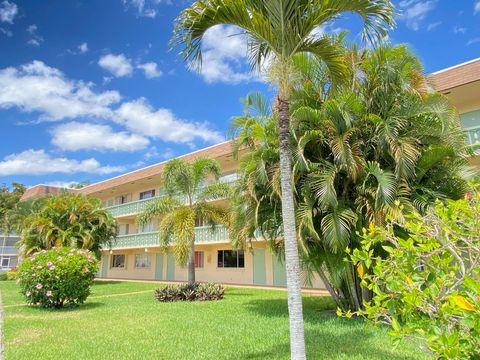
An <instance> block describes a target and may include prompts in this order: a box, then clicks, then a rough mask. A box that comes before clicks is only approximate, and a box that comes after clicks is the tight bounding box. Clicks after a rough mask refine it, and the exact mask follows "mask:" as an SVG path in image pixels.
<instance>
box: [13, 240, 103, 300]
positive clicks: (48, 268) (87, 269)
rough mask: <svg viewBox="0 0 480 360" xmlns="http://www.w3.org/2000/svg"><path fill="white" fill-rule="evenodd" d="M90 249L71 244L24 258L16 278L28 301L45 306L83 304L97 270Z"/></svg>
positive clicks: (95, 260) (96, 263)
mask: <svg viewBox="0 0 480 360" xmlns="http://www.w3.org/2000/svg"><path fill="white" fill-rule="evenodd" d="M98 263H99V262H98V260H97V259H96V258H95V255H94V254H93V253H92V252H90V251H89V250H83V249H75V248H70V247H61V248H53V249H51V250H42V251H40V252H37V253H35V254H33V255H32V256H30V257H29V258H27V259H25V260H24V261H23V263H22V264H21V265H20V267H19V269H18V281H19V284H20V287H21V292H22V294H23V295H24V296H25V299H26V301H27V303H29V304H33V305H39V306H41V307H45V308H61V307H63V306H64V305H67V304H68V305H78V304H82V303H83V302H84V301H85V300H86V299H87V297H88V295H90V286H91V285H92V283H93V280H94V278H95V273H96V272H97V270H98Z"/></svg>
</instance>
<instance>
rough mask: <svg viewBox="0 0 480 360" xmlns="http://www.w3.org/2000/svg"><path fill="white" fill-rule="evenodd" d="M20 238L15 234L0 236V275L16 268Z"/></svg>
mask: <svg viewBox="0 0 480 360" xmlns="http://www.w3.org/2000/svg"><path fill="white" fill-rule="evenodd" d="M19 239H20V238H19V237H18V236H17V235H15V234H0V273H2V272H6V271H10V270H12V269H13V268H15V267H16V266H17V262H18V255H17V252H18V247H17V246H16V244H17V242H18V240H19Z"/></svg>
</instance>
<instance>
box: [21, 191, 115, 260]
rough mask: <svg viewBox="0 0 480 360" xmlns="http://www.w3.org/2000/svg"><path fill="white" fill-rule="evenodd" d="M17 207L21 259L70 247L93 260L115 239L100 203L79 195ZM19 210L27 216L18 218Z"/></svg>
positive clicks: (113, 225)
mask: <svg viewBox="0 0 480 360" xmlns="http://www.w3.org/2000/svg"><path fill="white" fill-rule="evenodd" d="M25 205H27V206H25V207H23V206H19V208H18V209H17V216H19V217H20V218H21V219H22V222H23V225H22V226H21V227H22V237H21V241H20V245H21V246H20V249H21V252H22V253H23V255H29V254H30V253H32V252H35V251H38V250H41V249H50V248H52V247H56V246H57V247H58V246H73V247H77V248H83V249H89V250H91V251H93V252H95V254H96V255H97V256H99V254H100V250H101V248H102V247H104V246H107V245H109V244H111V242H112V241H113V239H114V238H115V236H116V224H117V223H116V221H115V219H114V218H113V217H112V215H111V214H110V213H109V212H108V210H107V209H105V208H104V207H103V205H102V202H101V201H100V200H98V199H95V198H87V197H86V196H83V195H73V194H69V193H64V194H61V195H57V196H52V197H50V198H46V199H39V200H36V201H34V202H33V203H31V204H25ZM22 209H23V210H24V211H25V210H26V211H27V214H26V215H25V214H22Z"/></svg>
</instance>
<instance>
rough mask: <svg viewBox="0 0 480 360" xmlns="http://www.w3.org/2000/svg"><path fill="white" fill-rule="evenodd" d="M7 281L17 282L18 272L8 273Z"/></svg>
mask: <svg viewBox="0 0 480 360" xmlns="http://www.w3.org/2000/svg"><path fill="white" fill-rule="evenodd" d="M7 280H17V271H7Z"/></svg>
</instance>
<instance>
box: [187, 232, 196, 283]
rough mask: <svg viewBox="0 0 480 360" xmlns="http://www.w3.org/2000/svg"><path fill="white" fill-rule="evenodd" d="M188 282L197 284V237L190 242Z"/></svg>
mask: <svg viewBox="0 0 480 360" xmlns="http://www.w3.org/2000/svg"><path fill="white" fill-rule="evenodd" d="M188 284H189V285H193V284H195V238H193V241H192V243H191V244H190V255H189V256H188Z"/></svg>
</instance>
